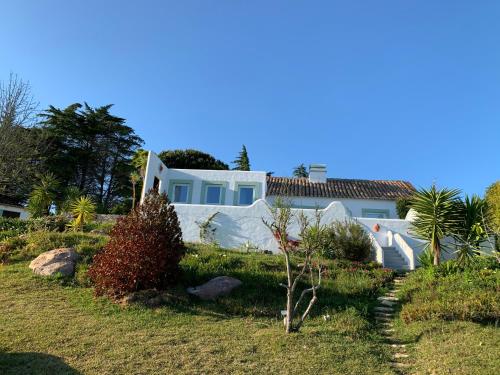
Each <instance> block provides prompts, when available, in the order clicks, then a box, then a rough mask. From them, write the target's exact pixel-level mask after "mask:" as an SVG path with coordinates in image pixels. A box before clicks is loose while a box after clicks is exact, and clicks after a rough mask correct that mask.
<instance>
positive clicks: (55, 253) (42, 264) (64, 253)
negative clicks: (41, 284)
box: [29, 247, 78, 276]
mask: <svg viewBox="0 0 500 375" xmlns="http://www.w3.org/2000/svg"><path fill="white" fill-rule="evenodd" d="M77 260H78V254H77V253H76V251H75V249H73V248H71V247H63V248H60V249H54V250H50V251H46V252H45V253H42V254H40V255H39V256H38V257H36V258H35V259H33V260H32V261H31V263H30V265H29V267H30V268H31V269H32V270H33V272H34V273H36V274H37V275H41V276H52V275H55V274H56V273H60V274H62V275H64V276H71V275H73V273H74V272H75V265H76V262H77Z"/></svg>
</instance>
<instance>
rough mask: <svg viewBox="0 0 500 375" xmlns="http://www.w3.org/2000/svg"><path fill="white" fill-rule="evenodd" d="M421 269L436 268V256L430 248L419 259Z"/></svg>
mask: <svg viewBox="0 0 500 375" xmlns="http://www.w3.org/2000/svg"><path fill="white" fill-rule="evenodd" d="M417 258H418V262H419V264H420V267H423V268H429V267H433V266H434V254H433V253H432V251H431V249H430V248H427V249H425V250H424V251H422V252H421V253H420V255H419V256H418V257H417Z"/></svg>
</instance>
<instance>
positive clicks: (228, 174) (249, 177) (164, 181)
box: [141, 152, 266, 205]
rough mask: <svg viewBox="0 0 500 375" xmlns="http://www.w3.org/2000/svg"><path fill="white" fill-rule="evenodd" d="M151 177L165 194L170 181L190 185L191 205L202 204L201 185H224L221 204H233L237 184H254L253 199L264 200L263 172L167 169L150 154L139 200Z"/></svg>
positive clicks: (147, 187)
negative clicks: (156, 180) (155, 179)
mask: <svg viewBox="0 0 500 375" xmlns="http://www.w3.org/2000/svg"><path fill="white" fill-rule="evenodd" d="M155 177H157V178H158V179H159V180H160V187H159V191H160V192H161V193H163V192H165V193H167V194H169V190H170V187H171V185H172V183H171V182H175V181H179V182H184V181H185V182H188V181H189V182H190V183H191V184H192V185H191V187H192V190H191V193H190V196H191V200H190V203H191V204H204V202H203V201H202V200H201V197H202V195H203V193H202V187H203V186H204V183H223V184H224V185H225V194H224V202H223V204H224V205H233V204H234V202H235V196H236V194H237V189H238V185H246V184H248V185H254V186H255V197H254V200H258V199H264V198H265V196H266V172H255V171H218V170H198V169H176V168H167V167H166V166H165V165H164V164H163V163H162V161H161V160H160V159H159V158H158V156H157V155H156V154H155V153H153V152H150V153H149V156H148V166H147V169H146V176H145V184H144V187H143V191H142V197H141V201H142V198H143V197H144V194H145V192H147V191H149V190H150V189H151V188H152V187H153V184H154V178H155Z"/></svg>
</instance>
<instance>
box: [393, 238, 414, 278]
mask: <svg viewBox="0 0 500 375" xmlns="http://www.w3.org/2000/svg"><path fill="white" fill-rule="evenodd" d="M394 242H395V243H396V250H397V251H398V252H399V253H400V254H401V255H402V256H403V258H405V260H406V263H407V264H408V266H409V267H410V270H414V269H415V254H414V253H413V249H412V248H411V247H410V245H408V243H407V242H406V241H405V240H404V238H403V237H402V236H401V235H400V234H399V233H396V234H395V235H394Z"/></svg>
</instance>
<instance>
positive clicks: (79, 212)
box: [69, 196, 95, 230]
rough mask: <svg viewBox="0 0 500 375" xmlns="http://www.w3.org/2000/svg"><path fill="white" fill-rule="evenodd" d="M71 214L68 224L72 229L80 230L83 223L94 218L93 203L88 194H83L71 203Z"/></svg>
mask: <svg viewBox="0 0 500 375" xmlns="http://www.w3.org/2000/svg"><path fill="white" fill-rule="evenodd" d="M71 214H72V215H73V216H74V219H73V221H72V222H71V223H70V224H69V226H70V227H71V228H72V229H73V230H82V229H83V227H84V226H85V224H88V223H89V222H90V221H92V220H93V219H94V216H95V204H94V202H93V201H92V199H91V198H90V197H89V196H83V197H80V198H79V199H77V200H75V201H74V202H73V203H72V204H71Z"/></svg>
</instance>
